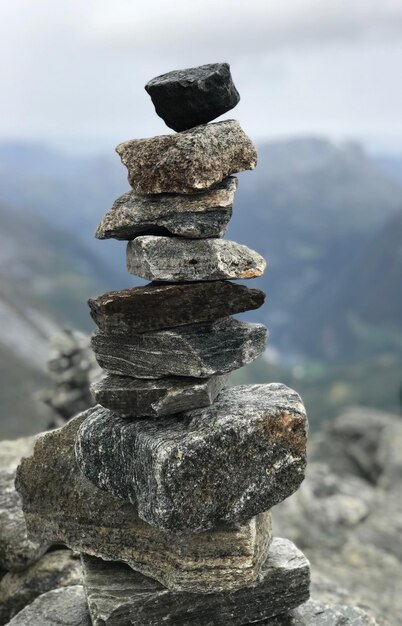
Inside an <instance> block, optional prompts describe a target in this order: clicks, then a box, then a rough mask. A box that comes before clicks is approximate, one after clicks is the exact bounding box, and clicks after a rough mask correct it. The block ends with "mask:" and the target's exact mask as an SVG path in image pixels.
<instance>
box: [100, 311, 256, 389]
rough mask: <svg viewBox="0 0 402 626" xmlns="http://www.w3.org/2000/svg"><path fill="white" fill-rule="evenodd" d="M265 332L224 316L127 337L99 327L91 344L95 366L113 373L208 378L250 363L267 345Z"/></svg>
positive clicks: (143, 376) (157, 376)
mask: <svg viewBox="0 0 402 626" xmlns="http://www.w3.org/2000/svg"><path fill="white" fill-rule="evenodd" d="M266 334H267V329H266V328H265V326H263V325H262V324H250V323H248V322H239V321H238V320H235V319H233V318H231V317H227V318H223V319H222V320H218V321H216V322H213V323H210V324H194V325H192V326H182V327H179V328H171V329H169V330H160V331H155V332H149V333H142V334H134V333H132V334H131V335H129V336H124V335H119V334H113V333H103V332H101V331H97V332H96V333H94V335H93V336H92V348H93V351H94V353H95V357H96V360H97V361H98V363H99V365H100V366H101V367H102V368H103V369H105V370H106V371H107V372H110V373H111V374H118V375H121V376H132V377H133V378H164V377H166V376H184V377H186V378H188V377H194V378H209V377H210V376H214V375H216V374H227V373H229V372H231V371H233V370H235V369H237V368H239V367H242V366H243V365H246V364H247V363H251V361H254V359H256V358H257V357H258V356H259V355H260V354H261V353H262V352H263V351H264V349H265V344H266Z"/></svg>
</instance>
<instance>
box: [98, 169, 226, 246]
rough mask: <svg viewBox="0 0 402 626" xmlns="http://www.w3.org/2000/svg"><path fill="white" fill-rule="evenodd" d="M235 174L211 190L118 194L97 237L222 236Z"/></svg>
mask: <svg viewBox="0 0 402 626" xmlns="http://www.w3.org/2000/svg"><path fill="white" fill-rule="evenodd" d="M236 188H237V180H236V178H233V177H230V178H225V180H223V181H222V182H221V183H219V184H218V185H217V186H216V187H214V188H213V189H211V190H210V191H204V192H199V193H195V194H190V195H185V196H184V195H182V194H158V195H151V196H144V195H138V194H136V193H134V191H130V192H128V193H125V194H124V195H122V196H120V198H118V199H117V200H116V202H115V203H114V204H113V207H112V208H111V209H110V210H109V211H108V212H107V213H106V215H105V216H104V217H103V218H102V221H101V223H100V224H99V226H98V228H97V230H96V235H95V236H96V237H97V238H98V239H110V238H113V239H123V240H124V239H134V238H135V237H138V235H166V234H171V235H177V236H178V237H189V238H192V239H199V238H200V239H206V238H208V237H223V235H224V234H225V232H226V229H227V227H228V224H229V220H230V218H231V216H232V204H233V199H234V195H235V192H236Z"/></svg>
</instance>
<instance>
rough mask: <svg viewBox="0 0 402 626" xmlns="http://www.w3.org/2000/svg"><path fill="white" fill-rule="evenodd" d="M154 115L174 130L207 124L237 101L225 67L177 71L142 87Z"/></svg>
mask: <svg viewBox="0 0 402 626" xmlns="http://www.w3.org/2000/svg"><path fill="white" fill-rule="evenodd" d="M145 89H146V91H147V92H148V93H149V95H150V96H151V99H152V102H153V104H154V107H155V111H156V112H157V114H158V115H159V117H161V118H162V119H163V121H164V122H165V124H166V125H167V126H169V127H170V128H173V130H176V131H182V130H187V129H189V128H193V126H198V125H199V124H207V123H208V122H211V121H212V120H214V119H216V118H217V117H219V116H220V115H223V113H226V112H227V111H230V109H233V108H234V107H235V106H236V104H237V103H238V102H239V101H240V95H239V92H238V91H237V89H236V87H235V85H234V83H233V79H232V75H231V73H230V66H229V64H228V63H212V64H209V65H201V66H199V67H192V68H189V69H185V70H176V71H173V72H168V73H167V74H162V75H161V76H157V77H156V78H153V79H152V80H150V81H149V82H148V83H147V84H146V85H145Z"/></svg>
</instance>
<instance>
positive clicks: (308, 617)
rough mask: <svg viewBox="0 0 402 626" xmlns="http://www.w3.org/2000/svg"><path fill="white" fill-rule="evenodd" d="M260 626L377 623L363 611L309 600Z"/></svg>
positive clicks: (359, 624)
mask: <svg viewBox="0 0 402 626" xmlns="http://www.w3.org/2000/svg"><path fill="white" fill-rule="evenodd" d="M259 624H260V626H376V625H377V622H376V621H375V619H374V618H372V617H370V616H369V615H368V614H367V613H366V612H365V611H362V610H361V609H359V608H357V607H353V606H346V605H341V604H324V603H323V602H318V601H317V600H313V599H310V600H308V601H307V602H305V603H304V604H302V605H300V606H299V607H297V609H293V611H290V612H289V613H288V614H287V615H281V616H278V617H275V618H273V619H270V620H268V621H263V622H259Z"/></svg>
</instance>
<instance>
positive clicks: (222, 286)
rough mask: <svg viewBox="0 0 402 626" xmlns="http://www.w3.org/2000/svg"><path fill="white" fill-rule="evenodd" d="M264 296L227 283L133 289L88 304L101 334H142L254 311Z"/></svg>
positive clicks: (151, 285)
mask: <svg viewBox="0 0 402 626" xmlns="http://www.w3.org/2000/svg"><path fill="white" fill-rule="evenodd" d="M264 299H265V294H264V292H263V291H260V290H259V289H249V288H248V287H245V286H244V285H238V284H235V283H231V282H229V281H211V282H199V283H196V282H194V283H182V284H168V285H158V284H154V283H150V284H149V285H145V286H144V287H133V288H132V289H124V290H123V291H110V292H108V293H105V294H103V295H102V296H99V297H98V298H93V299H90V300H89V301H88V304H89V307H90V309H91V316H92V318H93V320H94V321H95V323H96V324H97V325H98V326H99V328H100V329H101V330H103V331H105V332H121V333H129V332H130V331H131V332H135V333H142V332H147V331H151V330H160V329H162V328H173V327H175V326H186V325H187V324H195V323H198V322H212V321H214V320H216V319H219V318H221V317H226V316H228V315H235V314H236V313H242V312H244V311H250V310H253V309H258V308H259V307H260V306H262V304H263V303H264Z"/></svg>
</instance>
